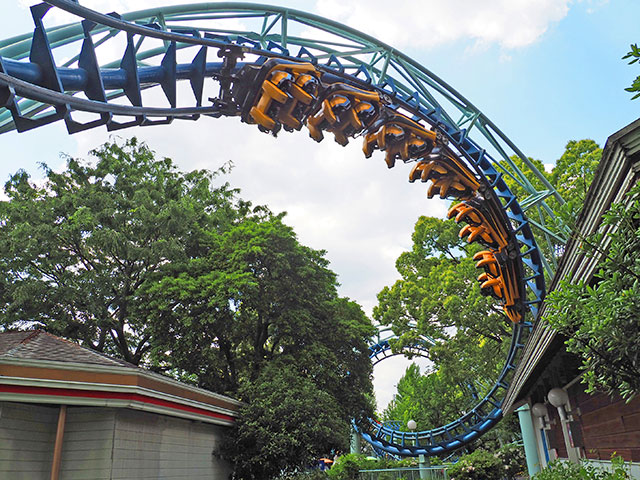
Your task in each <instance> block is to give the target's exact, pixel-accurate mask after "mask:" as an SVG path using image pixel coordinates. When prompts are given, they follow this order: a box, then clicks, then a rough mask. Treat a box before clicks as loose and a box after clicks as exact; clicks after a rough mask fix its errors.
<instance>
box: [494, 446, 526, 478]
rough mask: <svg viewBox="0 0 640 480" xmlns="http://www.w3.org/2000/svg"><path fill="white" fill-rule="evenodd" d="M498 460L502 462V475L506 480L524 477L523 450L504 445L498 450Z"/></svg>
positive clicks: (524, 458) (519, 447) (524, 459)
mask: <svg viewBox="0 0 640 480" xmlns="http://www.w3.org/2000/svg"><path fill="white" fill-rule="evenodd" d="M497 456H498V460H500V462H502V465H503V468H504V471H503V472H502V475H504V476H505V477H506V478H508V479H512V478H515V477H517V476H519V475H524V473H525V470H526V467H527V461H526V457H525V455H524V448H523V447H521V446H519V445H513V444H511V445H505V446H504V447H501V448H500V450H498V453H497Z"/></svg>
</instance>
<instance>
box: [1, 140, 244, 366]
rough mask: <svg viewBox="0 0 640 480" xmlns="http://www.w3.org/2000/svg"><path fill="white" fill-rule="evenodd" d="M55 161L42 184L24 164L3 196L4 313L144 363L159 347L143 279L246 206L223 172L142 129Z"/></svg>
mask: <svg viewBox="0 0 640 480" xmlns="http://www.w3.org/2000/svg"><path fill="white" fill-rule="evenodd" d="M91 153H92V155H93V157H94V158H95V160H96V164H95V167H93V166H87V165H84V164H82V163H81V162H80V161H78V160H76V159H72V158H69V159H68V165H67V169H66V170H65V171H64V172H62V173H56V172H54V171H53V170H50V169H49V168H47V167H46V166H44V168H45V172H46V183H45V184H44V185H43V186H38V185H37V184H33V183H31V182H30V181H29V177H28V175H27V174H26V173H25V172H24V171H19V172H18V173H16V174H15V175H14V176H13V177H12V178H11V179H10V180H9V181H8V182H7V184H6V185H5V192H6V194H7V196H8V197H9V201H6V202H0V317H1V319H2V320H1V322H2V325H3V326H4V327H5V328H13V327H18V326H21V325H22V326H24V325H25V323H27V324H29V325H33V326H38V327H42V328H45V329H47V330H48V331H50V332H53V333H56V334H58V335H62V336H64V337H67V338H71V339H74V340H77V341H79V342H81V343H82V344H84V345H85V346H88V347H90V348H93V349H96V350H98V351H104V352H107V353H111V354H114V355H116V356H119V357H122V358H124V359H125V360H127V361H129V362H131V363H134V364H139V363H140V362H142V361H143V360H144V359H145V358H146V354H147V352H148V351H149V349H150V348H151V347H152V344H151V342H150V340H151V333H150V331H149V325H150V323H151V321H152V318H150V316H149V313H148V312H147V311H146V309H144V308H139V307H140V305H141V304H143V303H144V300H143V299H142V298H141V297H140V294H141V289H142V287H143V286H144V285H145V284H146V283H147V282H148V281H149V279H150V278H151V276H152V275H154V274H155V273H157V272H158V271H159V270H160V269H161V268H162V267H163V265H165V264H167V263H168V262H175V261H184V260H185V259H186V258H188V256H189V254H190V251H191V250H192V249H193V247H194V243H197V242H198V238H199V234H200V232H201V230H203V229H212V230H215V229H221V228H224V226H225V225H226V224H228V223H229V222H232V221H234V217H237V216H239V215H242V214H243V209H244V206H242V205H234V203H233V194H234V191H233V190H231V189H230V188H229V187H228V185H223V186H221V187H217V188H214V187H213V185H212V180H213V177H214V175H213V174H211V173H210V172H206V171H193V172H190V173H187V174H183V173H180V172H178V171H177V170H176V167H175V166H174V165H173V163H172V162H171V160H169V159H166V158H165V159H162V160H156V159H155V157H154V154H153V152H152V151H151V150H150V149H149V148H148V147H147V146H146V145H144V144H139V143H138V142H137V141H136V140H135V138H134V139H132V140H129V141H127V142H125V143H124V144H123V145H118V144H116V143H110V144H106V145H104V146H102V147H100V148H98V149H96V150H94V151H92V152H91Z"/></svg>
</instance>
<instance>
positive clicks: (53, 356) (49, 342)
mask: <svg viewBox="0 0 640 480" xmlns="http://www.w3.org/2000/svg"><path fill="white" fill-rule="evenodd" d="M0 358H16V359H19V358H21V359H30V360H50V361H55V362H73V363H84V364H94V365H105V366H127V367H134V365H132V364H130V363H128V362H125V361H124V360H119V359H116V358H111V357H108V356H106V355H104V354H102V353H99V352H96V351H94V350H90V349H88V348H85V347H81V346H80V345H78V344H77V343H73V342H70V341H69V340H65V339H63V338H60V337H56V336H55V335H51V334H50V333H47V332H45V331H43V330H26V331H17V332H0Z"/></svg>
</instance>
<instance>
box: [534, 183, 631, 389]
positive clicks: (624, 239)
mask: <svg viewBox="0 0 640 480" xmlns="http://www.w3.org/2000/svg"><path fill="white" fill-rule="evenodd" d="M639 198H640V185H637V186H635V187H634V188H633V189H632V190H631V191H630V192H629V194H628V196H627V200H626V201H624V202H622V203H620V204H614V205H612V206H611V209H610V210H609V212H608V213H607V214H606V215H605V217H604V220H603V224H604V225H605V226H608V227H613V228H614V230H613V231H612V232H611V233H609V234H608V235H607V237H608V238H607V241H608V242H610V243H609V246H608V249H607V251H606V256H605V257H604V258H603V259H602V261H601V262H600V269H599V271H598V273H597V275H596V278H595V279H594V284H593V285H589V284H586V283H585V282H579V283H577V284H573V283H572V282H571V281H570V279H566V280H563V281H562V282H560V284H559V286H558V288H556V290H555V291H554V292H552V293H551V295H549V297H548V300H547V303H548V305H549V311H548V313H547V315H546V317H545V319H546V320H547V321H548V322H549V323H550V324H551V325H552V326H553V327H554V328H556V329H557V330H558V331H559V332H561V333H562V334H563V335H565V336H566V337H567V338H568V340H567V349H568V350H569V351H570V352H573V353H576V354H578V355H579V356H580V357H581V358H582V370H583V379H584V381H585V383H586V384H587V386H588V390H589V391H594V390H605V391H607V392H608V393H610V394H613V393H619V394H621V395H622V396H623V397H624V398H631V397H632V396H633V395H635V394H637V393H639V392H640V357H639V354H638V352H640V340H639V339H638V334H637V333H638V325H639V324H640V316H639V315H640V314H639V313H638V312H640V257H639V256H638V251H640V199H639ZM584 240H585V241H584V242H583V245H584V247H585V248H586V249H588V250H591V251H592V252H596V251H598V250H601V248H602V246H603V245H605V242H604V240H605V239H604V238H603V237H602V236H601V235H598V234H596V235H592V236H591V237H590V238H589V239H584Z"/></svg>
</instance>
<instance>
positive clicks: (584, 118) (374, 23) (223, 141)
mask: <svg viewBox="0 0 640 480" xmlns="http://www.w3.org/2000/svg"><path fill="white" fill-rule="evenodd" d="M3 3H4V4H3V16H2V17H1V18H0V31H1V32H2V33H0V35H2V37H4V38H6V37H10V36H13V35H17V34H19V33H23V32H26V31H29V30H31V29H32V28H33V24H32V22H31V18H30V12H29V11H28V9H27V8H26V5H30V4H31V3H35V2H29V1H27V0H5V2H3ZM80 3H81V4H82V5H84V6H87V7H89V8H94V9H96V10H98V11H101V12H103V13H106V12H110V11H113V10H116V11H119V12H121V13H124V12H126V11H130V10H139V9H143V8H146V7H148V6H150V5H159V4H162V5H165V4H172V3H187V2H185V1H183V0H153V1H151V0H136V1H133V0H80ZM273 3H275V4H278V5H287V6H290V7H292V8H296V9H300V10H306V11H310V12H313V13H317V14H320V15H322V16H325V17H328V18H331V19H333V20H337V21H340V22H344V23H348V24H349V25H350V26H352V27H354V28H358V29H361V30H363V31H365V32H366V33H369V34H371V35H373V36H376V37H378V38H380V39H382V40H383V41H385V42H387V43H389V44H390V45H392V46H394V47H397V48H398V49H399V50H401V51H403V52H405V53H406V54H408V55H409V56H411V57H413V58H415V59H416V60H418V61H419V62H420V63H422V64H423V65H424V66H426V67H427V68H429V69H430V70H431V71H432V72H434V73H435V74H436V75H438V76H440V77H441V78H443V79H444V80H445V81H446V82H447V83H449V84H450V85H451V86H452V87H454V88H455V89H457V90H458V91H459V92H461V93H462V94H463V95H464V96H465V97H466V98H468V99H469V100H470V101H471V102H472V103H474V104H475V105H476V106H477V107H478V108H480V109H481V110H482V111H483V112H484V113H485V114H486V115H487V116H488V117H489V118H490V119H491V120H492V121H493V122H494V123H495V124H497V125H498V127H499V128H501V129H502V131H503V132H505V133H506V134H507V136H508V137H510V139H511V140H512V141H513V142H514V143H515V144H516V145H517V146H518V147H519V148H520V149H521V150H522V151H523V152H524V153H525V154H527V155H528V156H531V157H534V158H537V159H540V160H542V161H543V162H544V163H547V164H551V163H554V162H555V160H556V159H557V158H559V157H560V155H561V154H562V152H563V150H564V146H565V145H566V143H567V141H569V140H572V139H582V138H592V139H594V140H596V141H597V142H598V143H599V144H600V145H601V146H603V144H604V142H605V140H606V138H607V137H608V136H609V135H611V134H612V133H614V132H615V131H617V130H619V129H620V128H622V127H623V126H625V125H627V124H628V123H630V122H631V121H633V120H635V119H636V118H638V116H640V101H635V102H632V101H630V98H631V95H630V94H628V93H627V92H625V91H624V88H625V87H627V86H628V85H630V84H631V82H632V80H633V79H634V78H635V76H636V75H638V74H640V68H639V67H638V66H637V65H634V66H627V65H626V63H625V62H624V61H622V60H621V57H622V56H623V55H624V54H625V53H626V52H627V51H628V48H629V44H630V43H634V42H636V41H640V38H639V37H640V35H639V31H638V27H637V20H638V18H640V2H637V1H632V0H610V1H602V0H582V1H569V0H536V1H534V0H529V1H527V0H520V1H515V0H485V1H483V2H477V1H475V0H450V1H447V2H443V1H442V0H437V1H431V0H420V1H419V2H416V1H415V0H395V1H394V2H388V1H387V0H384V1H383V0H369V1H353V0H340V1H339V0H314V1H301V0H298V1H296V0H291V1H274V2H273ZM56 18H57V17H55V16H54V17H53V18H50V17H47V21H48V22H50V21H51V20H53V21H54V22H55V21H56ZM48 24H49V25H50V24H51V23H48ZM119 135H120V136H130V135H137V136H139V137H140V138H142V139H144V140H146V141H147V142H148V143H149V144H150V145H151V147H152V148H153V149H154V150H156V151H157V152H158V154H159V155H161V156H170V157H171V158H173V159H174V160H175V161H176V163H177V164H178V165H179V166H180V167H181V168H182V169H184V170H189V169H193V168H210V169H215V168H217V167H218V166H219V165H221V164H222V163H224V162H226V161H227V160H230V159H231V160H233V161H234V162H235V164H236V168H235V170H234V171H233V172H232V174H231V176H230V181H231V182H232V184H234V185H235V186H238V187H240V188H241V189H242V191H243V196H244V197H245V198H248V199H251V200H252V201H254V202H255V203H262V204H267V205H269V206H270V207H271V208H272V209H273V210H274V211H283V210H284V211H287V212H289V214H288V216H287V219H288V222H289V223H290V224H291V225H293V226H294V228H295V229H296V231H297V232H298V235H299V237H300V240H301V241H302V242H303V243H305V244H307V245H310V246H312V247H314V248H317V249H326V250H327V258H328V259H329V260H330V261H331V267H332V268H333V269H334V270H335V271H336V272H337V273H338V275H339V280H340V282H341V284H342V286H341V293H342V294H343V295H346V296H349V297H351V298H352V299H354V300H356V301H358V302H360V303H361V304H362V305H363V306H364V308H365V310H366V311H367V312H370V311H371V309H372V307H373V306H374V305H375V303H376V294H377V292H379V291H380V289H381V288H382V287H383V286H385V285H390V284H391V283H393V281H395V279H396V278H397V274H396V272H395V268H394V262H395V259H396V258H397V256H398V255H399V253H400V252H401V251H402V250H403V249H407V248H409V247H410V235H411V231H412V227H413V224H414V223H415V221H416V219H417V217H418V215H420V214H428V215H436V216H442V215H443V214H444V212H445V211H446V204H445V203H444V202H441V201H437V200H433V201H429V202H426V201H425V193H424V190H421V189H420V188H421V187H419V186H408V184H407V182H406V176H407V174H408V172H407V171H406V170H400V169H398V168H396V169H394V170H392V171H390V172H387V170H386V168H384V167H383V166H382V165H381V164H382V163H383V162H382V161H381V160H380V159H379V158H378V159H377V163H371V161H367V160H364V159H363V158H362V155H361V153H360V152H359V149H360V145H359V144H353V142H352V144H350V145H349V147H348V148H341V147H339V146H337V145H336V144H333V142H332V141H324V142H323V143H321V144H320V145H318V146H316V144H315V143H314V142H312V141H310V140H309V139H308V138H306V135H305V134H303V133H298V134H296V135H281V136H280V137H279V138H278V140H277V141H276V140H274V139H273V138H269V137H267V136H265V135H262V134H260V133H259V132H257V130H255V128H254V127H247V126H240V125H239V124H238V122H237V120H236V119H231V120H217V121H212V120H210V119H205V120H200V121H198V122H196V123H193V124H192V123H188V124H187V123H184V122H182V123H180V122H178V123H177V124H176V123H174V124H173V125H171V126H168V127H150V128H142V129H136V130H128V131H127V130H124V131H121V132H119ZM229 138H231V140H229ZM108 139H109V135H108V134H107V132H106V131H104V130H102V129H97V130H92V131H89V132H86V133H83V134H78V135H74V136H69V135H67V134H66V130H65V128H64V125H63V124H55V125H51V126H47V127H44V128H40V129H37V130H35V131H32V132H28V133H24V134H17V133H15V132H14V133H10V134H6V135H3V136H2V137H1V138H0V145H1V146H2V152H3V162H2V164H1V165H0V179H2V181H4V180H6V179H7V178H8V176H9V174H10V173H11V172H15V171H16V170H17V169H18V168H25V169H27V170H28V171H29V172H30V173H31V174H32V175H33V176H34V177H38V176H39V175H40V173H39V171H38V169H37V168H36V164H37V162H46V163H48V164H49V165H51V166H53V167H59V166H60V165H61V164H62V163H63V162H62V161H61V160H60V158H59V153H60V152H67V153H69V154H71V155H73V156H80V157H86V154H87V151H88V150H89V149H91V148H93V147H95V146H97V145H99V144H100V143H102V142H104V141H107V140H108ZM356 143H358V142H356ZM372 165H375V166H376V168H373V167H372ZM363 171H366V172H367V176H366V177H363V176H362V172H363ZM390 199H392V201H390ZM393 362H394V361H393V360H389V361H387V362H383V363H382V364H380V366H379V367H377V368H376V382H377V383H378V386H377V391H378V400H379V403H380V404H381V405H384V404H386V402H387V401H388V400H389V398H390V395H391V394H392V393H393V388H392V387H393V383H394V382H396V381H397V378H399V373H398V372H401V371H402V368H399V367H398V366H397V365H398V364H395V363H393ZM394 372H395V373H394ZM382 379H384V381H383V380H382Z"/></svg>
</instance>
